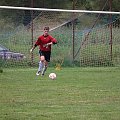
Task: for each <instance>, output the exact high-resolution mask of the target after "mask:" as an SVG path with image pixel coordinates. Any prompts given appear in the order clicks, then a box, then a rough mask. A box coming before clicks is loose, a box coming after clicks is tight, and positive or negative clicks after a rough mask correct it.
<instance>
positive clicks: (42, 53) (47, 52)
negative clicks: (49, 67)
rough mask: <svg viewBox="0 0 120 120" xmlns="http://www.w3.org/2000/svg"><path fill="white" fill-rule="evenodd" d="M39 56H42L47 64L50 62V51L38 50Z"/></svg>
mask: <svg viewBox="0 0 120 120" xmlns="http://www.w3.org/2000/svg"><path fill="white" fill-rule="evenodd" d="M39 54H40V56H44V57H45V60H46V61H47V62H50V56H51V51H41V50H39Z"/></svg>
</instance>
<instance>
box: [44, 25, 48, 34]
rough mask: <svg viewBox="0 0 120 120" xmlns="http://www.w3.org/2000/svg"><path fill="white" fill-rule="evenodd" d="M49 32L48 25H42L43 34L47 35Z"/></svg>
mask: <svg viewBox="0 0 120 120" xmlns="http://www.w3.org/2000/svg"><path fill="white" fill-rule="evenodd" d="M48 32H49V27H44V36H47V35H48Z"/></svg>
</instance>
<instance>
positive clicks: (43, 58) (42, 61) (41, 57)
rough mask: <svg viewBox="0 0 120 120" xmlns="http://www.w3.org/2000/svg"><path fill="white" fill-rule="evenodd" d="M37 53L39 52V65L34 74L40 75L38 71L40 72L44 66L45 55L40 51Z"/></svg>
mask: <svg viewBox="0 0 120 120" xmlns="http://www.w3.org/2000/svg"><path fill="white" fill-rule="evenodd" d="M39 54H40V61H39V67H38V71H37V73H36V75H40V73H41V72H42V69H43V67H44V61H45V57H44V55H43V54H42V52H41V51H39Z"/></svg>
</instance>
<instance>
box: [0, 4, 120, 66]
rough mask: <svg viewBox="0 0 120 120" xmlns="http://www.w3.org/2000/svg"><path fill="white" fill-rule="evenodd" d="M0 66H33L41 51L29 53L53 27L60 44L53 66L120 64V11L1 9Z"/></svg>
mask: <svg viewBox="0 0 120 120" xmlns="http://www.w3.org/2000/svg"><path fill="white" fill-rule="evenodd" d="M0 14H1V16H2V15H3V16H2V17H1V18H0V27H1V28H0V29H1V30H0V63H1V64H2V65H3V64H4V66H7V67H8V66H22V67H24V66H33V65H37V64H38V61H39V55H38V49H35V51H34V52H33V54H30V52H29V50H30V48H31V47H32V46H33V44H34V42H35V41H36V40H37V38H38V37H39V35H41V34H43V27H44V26H49V27H50V34H51V35H52V36H54V37H55V38H56V39H57V41H58V44H57V45H55V46H53V47H52V49H53V50H52V57H51V65H53V66H56V65H57V66H59V67H60V66H61V65H63V66H71V65H76V66H118V65H120V12H110V11H85V10H63V9H45V8H27V7H10V6H0Z"/></svg>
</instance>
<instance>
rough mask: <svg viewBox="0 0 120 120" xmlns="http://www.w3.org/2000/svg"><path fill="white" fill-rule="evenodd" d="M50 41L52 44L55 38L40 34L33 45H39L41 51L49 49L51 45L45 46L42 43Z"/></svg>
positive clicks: (54, 42)
mask: <svg viewBox="0 0 120 120" xmlns="http://www.w3.org/2000/svg"><path fill="white" fill-rule="evenodd" d="M50 42H52V43H53V44H56V43H57V40H56V39H55V38H53V37H52V36H50V35H47V36H44V35H41V36H40V37H39V38H38V40H37V41H36V42H35V45H37V46H39V49H40V50H42V51H51V45H49V46H48V47H45V46H44V45H45V44H47V43H50Z"/></svg>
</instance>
